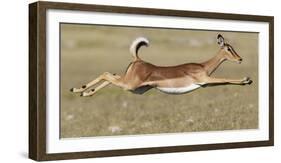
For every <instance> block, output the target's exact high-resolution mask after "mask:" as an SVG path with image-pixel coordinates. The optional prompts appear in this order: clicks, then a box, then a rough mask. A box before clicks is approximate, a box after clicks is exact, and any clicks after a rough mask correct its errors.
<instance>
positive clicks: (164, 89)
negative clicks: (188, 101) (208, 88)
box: [156, 84, 202, 94]
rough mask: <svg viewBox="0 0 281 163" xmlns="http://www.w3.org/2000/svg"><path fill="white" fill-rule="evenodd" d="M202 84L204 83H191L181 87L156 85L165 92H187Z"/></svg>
mask: <svg viewBox="0 0 281 163" xmlns="http://www.w3.org/2000/svg"><path fill="white" fill-rule="evenodd" d="M201 86H202V84H191V85H189V86H186V87H179V88H165V87H156V88H157V89H158V90H160V91H162V92H165V93H170V94H183V93H187V92H191V91H193V90H195V89H198V88H200V87H201Z"/></svg>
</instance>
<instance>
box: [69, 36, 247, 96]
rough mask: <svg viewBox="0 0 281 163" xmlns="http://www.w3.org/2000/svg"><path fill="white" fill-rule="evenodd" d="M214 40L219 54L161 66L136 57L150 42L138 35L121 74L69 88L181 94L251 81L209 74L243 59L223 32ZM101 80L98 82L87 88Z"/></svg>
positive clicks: (89, 92) (105, 74)
mask: <svg viewBox="0 0 281 163" xmlns="http://www.w3.org/2000/svg"><path fill="white" fill-rule="evenodd" d="M217 42H218V44H219V47H220V49H219V51H218V53H217V54H216V55H215V56H214V57H213V58H211V59H209V60H207V61H205V62H202V63H186V64H181V65H177V66H167V67H162V66H156V65H153V64H151V63H148V62H145V61H143V60H142V59H141V58H140V57H139V55H138V52H139V49H140V48H141V47H142V46H148V45H149V41H148V40H147V39H146V38H144V37H139V38H137V39H136V40H135V41H133V43H132V44H131V47H130V52H131V53H132V55H133V57H134V60H133V62H131V63H130V64H129V66H128V68H127V70H126V72H125V74H124V75H122V76H120V75H116V74H111V73H109V72H104V73H103V74H102V75H100V76H99V77H98V78H96V79H94V80H93V81H91V82H89V83H88V84H85V85H83V86H82V87H81V88H72V89H71V91H72V92H75V93H81V96H92V95H94V94H95V93H96V92H97V91H99V90H100V89H102V88H104V87H106V86H108V85H109V84H113V85H115V86H118V87H121V88H123V89H124V90H128V91H131V92H133V93H137V94H143V93H144V92H146V91H148V90H149V89H151V88H156V89H158V90H160V91H162V92H164V93H169V94H183V93H187V92H190V91H193V90H195V89H198V88H200V87H205V86H210V85H222V84H237V85H246V84H251V83H252V80H250V78H249V77H244V78H242V79H225V78H214V77H211V74H212V73H213V72H214V71H215V70H216V69H217V68H218V67H219V65H220V64H221V63H222V62H224V61H226V60H229V61H234V62H237V63H241V62H242V58H241V57H240V56H239V55H238V54H237V53H236V52H235V50H234V49H233V47H232V46H231V45H229V44H227V43H226V42H225V41H224V38H223V36H222V35H220V34H219V35H218V36H217ZM100 82H101V84H100V85H98V86H97V87H95V88H94V89H91V90H89V91H87V90H88V89H89V88H91V87H92V86H95V85H96V84H98V83H100Z"/></svg>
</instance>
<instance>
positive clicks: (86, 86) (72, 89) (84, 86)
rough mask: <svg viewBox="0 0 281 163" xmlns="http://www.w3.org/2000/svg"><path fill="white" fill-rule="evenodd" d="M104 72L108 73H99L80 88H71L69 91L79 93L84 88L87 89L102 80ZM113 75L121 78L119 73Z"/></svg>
mask: <svg viewBox="0 0 281 163" xmlns="http://www.w3.org/2000/svg"><path fill="white" fill-rule="evenodd" d="M106 74H110V73H108V72H105V73H103V74H102V75H100V76H99V77H97V78H96V79H94V80H92V81H91V82H89V83H87V84H85V85H82V86H81V87H80V88H71V89H70V91H71V92H74V93H81V92H84V91H85V90H87V89H89V88H90V87H92V86H94V85H96V84H97V83H99V82H100V81H101V80H104V76H105V75H106ZM112 76H114V78H116V79H119V78H121V77H120V76H119V75H112Z"/></svg>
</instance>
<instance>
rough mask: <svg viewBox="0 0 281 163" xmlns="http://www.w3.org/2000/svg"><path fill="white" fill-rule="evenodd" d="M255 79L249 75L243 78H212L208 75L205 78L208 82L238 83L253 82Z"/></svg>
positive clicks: (205, 81)
mask: <svg viewBox="0 0 281 163" xmlns="http://www.w3.org/2000/svg"><path fill="white" fill-rule="evenodd" d="M252 82H253V81H252V80H251V79H250V78H249V77H245V78H243V79H224V78H211V77H207V78H206V79H205V80H204V83H206V84H238V85H245V84H251V83H252Z"/></svg>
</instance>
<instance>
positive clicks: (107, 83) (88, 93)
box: [81, 81, 111, 97]
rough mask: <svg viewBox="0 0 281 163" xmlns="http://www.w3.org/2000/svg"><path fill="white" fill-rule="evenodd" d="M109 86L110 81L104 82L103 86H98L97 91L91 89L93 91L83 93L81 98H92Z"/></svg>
mask: <svg viewBox="0 0 281 163" xmlns="http://www.w3.org/2000/svg"><path fill="white" fill-rule="evenodd" d="M109 84H111V83H110V82H109V81H104V82H103V83H102V84H100V85H99V86H97V87H96V88H95V89H91V90H90V91H88V92H83V93H82V94H81V96H84V97H86V96H92V95H94V94H95V93H96V92H97V91H99V90H100V89H102V88H104V87H106V86H108V85H109Z"/></svg>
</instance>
